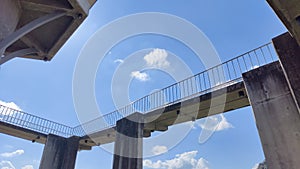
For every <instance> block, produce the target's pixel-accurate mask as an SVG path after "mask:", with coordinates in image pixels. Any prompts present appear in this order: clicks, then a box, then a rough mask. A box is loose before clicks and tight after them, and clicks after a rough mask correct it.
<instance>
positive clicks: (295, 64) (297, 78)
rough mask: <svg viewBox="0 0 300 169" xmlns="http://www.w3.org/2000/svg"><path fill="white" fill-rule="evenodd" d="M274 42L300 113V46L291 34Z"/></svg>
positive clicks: (282, 36)
mask: <svg viewBox="0 0 300 169" xmlns="http://www.w3.org/2000/svg"><path fill="white" fill-rule="evenodd" d="M272 41H273V44H274V47H275V49H276V52H277V54H278V57H279V61H280V64H281V67H282V68H283V72H284V75H285V77H286V79H287V82H288V84H289V87H290V90H291V92H292V94H293V97H294V100H295V102H296V104H297V107H298V111H299V113H300V109H299V107H300V106H299V105H300V46H299V45H298V44H297V41H296V39H295V38H293V37H292V36H291V35H290V34H289V33H285V34H282V35H280V36H278V37H276V38H274V39H273V40H272Z"/></svg>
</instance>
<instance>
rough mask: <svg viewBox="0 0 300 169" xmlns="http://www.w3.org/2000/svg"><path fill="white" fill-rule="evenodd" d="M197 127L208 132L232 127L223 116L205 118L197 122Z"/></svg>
mask: <svg viewBox="0 0 300 169" xmlns="http://www.w3.org/2000/svg"><path fill="white" fill-rule="evenodd" d="M198 125H199V126H200V127H201V128H202V129H204V130H209V131H222V130H226V129H229V128H233V125H232V124H231V123H229V122H228V121H227V119H226V118H225V117H224V115H223V114H220V115H215V116H210V117H207V118H206V119H203V120H201V121H199V122H198Z"/></svg>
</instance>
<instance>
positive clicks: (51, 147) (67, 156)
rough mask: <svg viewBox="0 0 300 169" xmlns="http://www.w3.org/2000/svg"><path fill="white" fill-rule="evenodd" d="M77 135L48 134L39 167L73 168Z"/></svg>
mask: <svg viewBox="0 0 300 169" xmlns="http://www.w3.org/2000/svg"><path fill="white" fill-rule="evenodd" d="M78 144H79V137H70V138H63V137H59V136H55V135H48V137H47V141H46V145H45V148H44V152H43V157H42V160H41V164H40V169H74V167H75V161H76V156H77V150H78Z"/></svg>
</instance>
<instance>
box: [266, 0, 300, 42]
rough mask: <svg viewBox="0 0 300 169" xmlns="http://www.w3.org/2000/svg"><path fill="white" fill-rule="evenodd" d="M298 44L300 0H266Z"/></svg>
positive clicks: (299, 37)
mask: <svg viewBox="0 0 300 169" xmlns="http://www.w3.org/2000/svg"><path fill="white" fill-rule="evenodd" d="M267 2H268V3H269V4H270V6H271V7H272V8H273V10H274V11H275V13H276V14H277V15H278V17H279V18H280V19H281V21H282V22H283V23H284V25H285V26H286V27H287V29H288V30H289V32H290V33H291V34H292V35H293V37H294V38H295V39H296V40H297V42H298V44H299V45H300V0H267Z"/></svg>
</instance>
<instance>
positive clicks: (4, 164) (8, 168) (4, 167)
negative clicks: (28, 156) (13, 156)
mask: <svg viewBox="0 0 300 169" xmlns="http://www.w3.org/2000/svg"><path fill="white" fill-rule="evenodd" d="M0 167H1V169H16V168H15V167H14V165H13V164H12V163H11V162H10V161H0Z"/></svg>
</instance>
